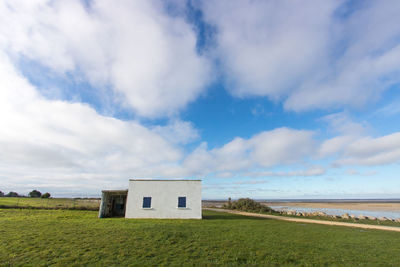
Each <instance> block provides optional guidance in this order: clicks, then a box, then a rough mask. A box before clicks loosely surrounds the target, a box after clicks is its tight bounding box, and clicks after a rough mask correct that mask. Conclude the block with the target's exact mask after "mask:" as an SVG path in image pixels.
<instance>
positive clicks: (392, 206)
mask: <svg viewBox="0 0 400 267" xmlns="http://www.w3.org/2000/svg"><path fill="white" fill-rule="evenodd" d="M263 203H264V204H265V205H267V206H272V207H273V206H289V207H298V208H312V209H343V210H360V211H363V210H366V211H390V212H399V213H400V203H382V202H379V203H372V202H371V203H360V202H343V203H341V202H313V203H310V202H263Z"/></svg>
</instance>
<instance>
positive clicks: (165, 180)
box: [129, 179, 201, 182]
mask: <svg viewBox="0 0 400 267" xmlns="http://www.w3.org/2000/svg"><path fill="white" fill-rule="evenodd" d="M129 181H158V182H159V181H163V182H177V181H188V182H193V181H198V182H201V180H189V179H177V180H172V179H169V180H167V179H129Z"/></svg>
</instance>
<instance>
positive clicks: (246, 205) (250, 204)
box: [223, 198, 272, 212]
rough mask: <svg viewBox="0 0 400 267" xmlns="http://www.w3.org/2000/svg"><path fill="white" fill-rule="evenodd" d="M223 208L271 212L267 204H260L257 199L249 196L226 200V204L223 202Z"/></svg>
mask: <svg viewBox="0 0 400 267" xmlns="http://www.w3.org/2000/svg"><path fill="white" fill-rule="evenodd" d="M223 208H225V209H232V210H241V211H250V212H271V211H272V209H271V208H270V207H268V206H264V205H261V204H260V203H258V202H257V201H254V200H252V199H250V198H239V199H238V200H237V201H233V202H231V201H230V198H229V201H228V204H224V206H223Z"/></svg>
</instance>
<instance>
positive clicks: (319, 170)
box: [243, 166, 326, 177]
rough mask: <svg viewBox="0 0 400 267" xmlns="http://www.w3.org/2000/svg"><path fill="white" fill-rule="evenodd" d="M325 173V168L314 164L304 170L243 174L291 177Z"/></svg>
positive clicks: (248, 174)
mask: <svg viewBox="0 0 400 267" xmlns="http://www.w3.org/2000/svg"><path fill="white" fill-rule="evenodd" d="M325 173H326V170H325V168H323V167H321V166H314V167H311V168H308V169H305V170H296V171H283V172H272V171H260V172H247V173H244V174H243V175H244V176H246V177H291V176H320V175H323V174H325Z"/></svg>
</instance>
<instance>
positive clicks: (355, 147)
mask: <svg viewBox="0 0 400 267" xmlns="http://www.w3.org/2000/svg"><path fill="white" fill-rule="evenodd" d="M398 162H400V133H398V132H397V133H393V134H389V135H385V136H382V137H377V138H372V137H364V138H360V139H358V140H356V141H354V142H352V143H351V144H349V145H348V146H347V147H346V149H345V150H344V152H343V154H342V156H341V157H340V158H339V159H338V160H336V162H335V163H336V164H338V165H367V166H372V165H383V164H390V163H398Z"/></svg>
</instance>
